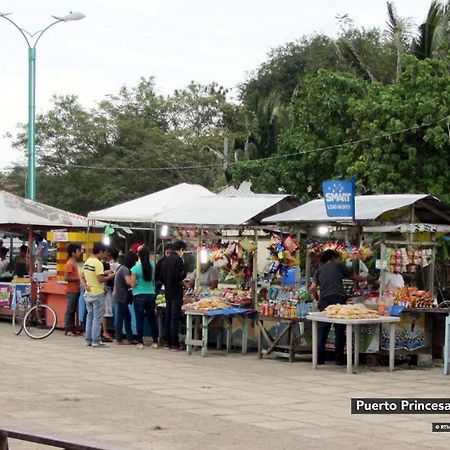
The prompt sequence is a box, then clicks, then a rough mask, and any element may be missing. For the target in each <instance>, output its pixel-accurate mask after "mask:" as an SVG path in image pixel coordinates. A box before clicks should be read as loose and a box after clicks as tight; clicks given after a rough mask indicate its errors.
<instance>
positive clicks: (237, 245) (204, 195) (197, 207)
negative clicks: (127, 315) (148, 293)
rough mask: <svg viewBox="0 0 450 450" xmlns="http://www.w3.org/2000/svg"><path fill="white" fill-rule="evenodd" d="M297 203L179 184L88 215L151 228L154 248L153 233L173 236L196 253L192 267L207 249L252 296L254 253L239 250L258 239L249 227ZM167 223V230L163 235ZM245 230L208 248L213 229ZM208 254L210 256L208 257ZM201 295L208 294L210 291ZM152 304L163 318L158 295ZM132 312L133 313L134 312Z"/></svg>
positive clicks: (188, 298) (284, 197) (188, 297)
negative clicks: (246, 232)
mask: <svg viewBox="0 0 450 450" xmlns="http://www.w3.org/2000/svg"><path fill="white" fill-rule="evenodd" d="M297 204H298V202H296V201H295V200H294V199H293V198H291V197H290V196H287V195H261V194H253V193H251V192H250V191H248V192H246V195H245V197H240V195H239V193H237V192H236V191H235V190H233V191H230V192H229V193H224V194H222V195H216V194H213V193H212V192H210V191H209V190H207V189H206V188H204V187H202V186H199V185H189V184H186V183H182V184H179V185H176V186H172V187H170V188H167V189H164V190H162V191H159V192H155V193H153V194H150V195H148V196H144V197H141V198H139V199H135V200H131V201H129V202H125V203H122V204H120V205H116V206H113V207H111V208H107V209H104V210H101V211H93V212H90V213H89V214H88V217H89V218H93V219H99V220H105V221H110V222H113V223H126V224H129V225H130V226H133V224H136V223H149V224H152V225H153V237H154V249H155V250H156V248H157V239H158V235H162V234H163V231H164V235H165V237H164V239H167V238H168V237H169V238H174V239H175V238H178V239H182V240H184V241H187V242H188V243H190V245H191V247H193V248H194V250H195V252H196V258H195V259H196V261H195V264H194V266H197V267H199V266H200V253H201V251H202V250H204V251H206V250H208V254H209V256H210V257H213V258H215V260H216V262H217V264H222V266H221V267H222V268H223V270H227V271H228V274H227V275H228V277H229V280H231V279H233V280H236V279H239V282H238V284H240V285H244V284H245V281H246V279H247V280H249V281H250V284H251V285H252V286H253V292H256V289H255V286H256V266H255V265H254V264H252V261H253V258H254V257H255V255H256V253H255V252H254V251H252V250H251V249H249V248H248V247H247V248H244V247H246V242H247V243H248V242H250V240H251V238H253V240H254V241H257V240H258V232H257V230H256V229H255V228H254V226H258V224H259V223H260V219H261V218H262V217H265V216H266V215H268V214H274V213H276V212H281V211H285V210H286V209H289V208H291V207H292V206H296V205H297ZM205 214H206V215H205ZM169 225H171V230H170V232H168V231H167V228H168V226H169ZM248 227H249V228H250V230H251V233H252V236H249V237H248V238H247V240H246V241H245V240H244V239H243V236H241V231H238V232H237V233H236V234H235V235H233V236H227V239H225V237H224V236H223V235H222V237H223V238H224V239H222V242H220V244H219V245H214V246H212V245H211V242H212V240H214V241H215V242H216V241H217V239H216V237H214V236H213V230H223V229H224V228H225V229H227V230H228V231H230V230H233V229H235V230H242V229H244V228H248ZM162 242H163V243H164V242H165V240H163V241H162ZM213 252H214V256H211V255H212V253H213ZM219 260H221V262H219ZM249 270H250V272H249ZM196 273H197V280H196V286H195V291H199V281H200V275H201V273H200V270H197V271H196ZM202 291H204V289H202ZM189 294H190V293H189ZM198 294H199V292H197V295H193V296H192V295H186V301H187V302H190V301H192V300H193V299H195V300H199V298H198ZM206 294H208V295H209V292H208V293H206ZM254 296H255V295H254ZM157 302H158V303H159V305H158V311H159V312H160V313H161V314H163V312H164V307H163V299H162V298H161V296H160V297H159V298H157ZM131 313H132V315H133V314H134V313H133V311H131Z"/></svg>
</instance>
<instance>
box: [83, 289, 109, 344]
mask: <svg viewBox="0 0 450 450" xmlns="http://www.w3.org/2000/svg"><path fill="white" fill-rule="evenodd" d="M85 301H86V310H87V319H86V343H87V344H88V345H89V344H98V343H100V336H101V332H102V319H103V312H104V310H105V294H101V295H88V294H85Z"/></svg>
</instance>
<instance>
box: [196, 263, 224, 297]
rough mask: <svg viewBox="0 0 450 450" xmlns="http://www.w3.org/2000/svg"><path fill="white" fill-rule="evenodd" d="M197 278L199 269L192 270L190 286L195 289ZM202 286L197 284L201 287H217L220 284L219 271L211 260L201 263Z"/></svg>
mask: <svg viewBox="0 0 450 450" xmlns="http://www.w3.org/2000/svg"><path fill="white" fill-rule="evenodd" d="M196 278H197V269H195V270H194V272H192V278H191V281H190V282H189V287H190V288H191V289H194V287H195V281H196ZM199 284H200V286H197V288H199V289H204V290H208V289H217V286H218V285H219V272H218V271H217V269H216V268H215V267H213V265H212V264H211V262H210V261H208V262H206V263H204V264H200V283H199Z"/></svg>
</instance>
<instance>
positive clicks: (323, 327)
mask: <svg viewBox="0 0 450 450" xmlns="http://www.w3.org/2000/svg"><path fill="white" fill-rule="evenodd" d="M338 303H344V304H345V296H343V295H333V296H328V297H323V298H321V299H320V300H319V311H323V310H324V309H325V308H326V307H327V306H329V305H336V304H338ZM333 326H334V333H335V336H336V338H335V343H334V346H335V350H334V356H335V359H336V361H337V362H341V361H343V359H344V349H345V325H337V324H333ZM330 328H331V323H326V322H320V323H319V345H318V352H317V361H318V362H319V363H324V362H325V355H326V350H325V345H326V343H327V339H328V333H329V332H330Z"/></svg>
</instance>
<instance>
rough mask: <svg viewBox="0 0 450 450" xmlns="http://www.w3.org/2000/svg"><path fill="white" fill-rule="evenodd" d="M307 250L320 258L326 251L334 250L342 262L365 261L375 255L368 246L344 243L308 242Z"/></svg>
mask: <svg viewBox="0 0 450 450" xmlns="http://www.w3.org/2000/svg"><path fill="white" fill-rule="evenodd" d="M307 249H308V251H309V252H310V253H313V254H314V255H316V256H320V255H321V254H322V253H323V252H325V251H326V250H333V251H335V252H337V253H339V255H340V256H341V259H342V261H347V260H349V259H350V260H359V261H365V260H367V259H368V258H370V257H371V256H372V254H373V251H372V249H371V248H370V247H369V246H367V245H360V246H356V245H351V244H345V243H344V242H342V241H328V242H320V241H308V243H307Z"/></svg>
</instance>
